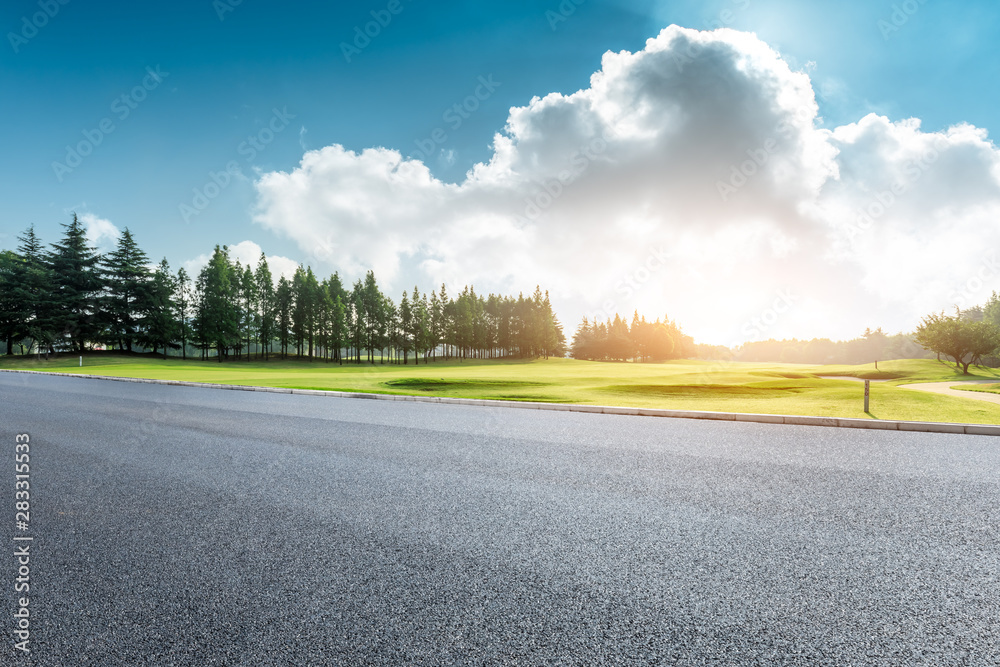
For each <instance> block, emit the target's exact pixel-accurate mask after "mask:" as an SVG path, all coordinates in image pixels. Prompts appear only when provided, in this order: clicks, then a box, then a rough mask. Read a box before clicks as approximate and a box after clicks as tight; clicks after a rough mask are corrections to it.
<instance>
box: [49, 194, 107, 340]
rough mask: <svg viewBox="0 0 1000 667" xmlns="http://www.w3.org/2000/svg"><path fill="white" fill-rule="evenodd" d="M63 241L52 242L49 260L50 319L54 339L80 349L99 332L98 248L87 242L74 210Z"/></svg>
mask: <svg viewBox="0 0 1000 667" xmlns="http://www.w3.org/2000/svg"><path fill="white" fill-rule="evenodd" d="M63 228H64V229H65V230H66V233H65V235H64V236H63V240H62V243H54V244H53V245H52V251H51V252H50V253H49V255H48V258H47V260H48V264H49V266H50V267H51V269H52V274H53V277H54V280H53V282H54V287H55V293H54V295H53V297H54V298H53V313H52V323H53V324H54V331H55V333H56V340H57V341H65V342H67V343H69V345H70V349H72V350H74V351H79V352H83V351H84V350H85V349H86V347H87V344H88V343H90V342H93V341H95V340H97V338H98V337H99V336H100V333H101V326H100V322H99V320H98V297H99V295H100V293H101V291H102V289H103V287H104V281H103V280H102V279H101V275H100V272H99V270H98V261H99V257H98V255H97V251H96V250H94V248H92V247H90V244H89V243H88V242H87V233H86V230H85V229H84V228H83V225H82V224H80V221H79V219H78V218H77V216H76V214H75V213H74V214H73V222H71V223H70V224H68V225H63Z"/></svg>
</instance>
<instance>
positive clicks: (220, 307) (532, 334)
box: [0, 215, 565, 364]
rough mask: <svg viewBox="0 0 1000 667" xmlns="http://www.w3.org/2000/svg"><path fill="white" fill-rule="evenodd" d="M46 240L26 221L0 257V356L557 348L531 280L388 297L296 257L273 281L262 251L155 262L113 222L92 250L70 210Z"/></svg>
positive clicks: (409, 353) (355, 357) (554, 329)
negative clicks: (58, 235) (482, 290)
mask: <svg viewBox="0 0 1000 667" xmlns="http://www.w3.org/2000/svg"><path fill="white" fill-rule="evenodd" d="M63 228H64V230H65V233H64V235H63V238H62V239H61V240H60V242H59V243H55V244H52V245H51V246H50V247H49V248H46V247H45V246H44V245H43V244H42V242H41V240H40V239H39V237H38V236H37V234H36V233H35V230H34V227H30V228H29V229H28V230H27V231H26V232H25V233H24V234H23V235H21V236H19V237H18V241H19V242H20V245H19V246H18V248H17V250H16V251H9V250H5V251H2V252H0V341H2V342H4V343H5V345H6V353H7V354H13V353H14V349H15V347H19V348H20V350H21V352H22V353H23V354H29V353H49V352H57V351H64V350H66V351H73V352H82V351H86V350H89V349H93V348H95V347H104V348H106V349H109V350H122V351H128V352H133V351H138V350H140V349H141V350H151V351H152V352H154V353H162V354H163V355H164V356H166V355H167V354H168V353H169V352H170V351H177V350H179V351H180V353H179V354H180V356H182V357H184V358H187V356H188V350H189V349H193V350H195V351H196V352H197V353H198V354H200V356H201V358H202V359H207V358H209V357H211V356H215V357H216V358H217V359H218V361H220V362H222V361H225V360H236V359H246V360H250V359H251V358H254V357H256V358H262V359H265V360H266V359H268V358H270V357H271V356H274V355H280V356H281V357H282V358H286V357H288V356H289V355H291V354H294V355H298V356H301V357H309V358H320V359H325V360H327V361H330V362H337V363H341V364H343V363H344V362H345V361H347V362H352V361H353V362H354V363H362V362H368V363H374V362H376V361H378V362H382V363H385V362H387V361H388V362H395V363H403V364H406V363H409V360H410V359H411V358H412V359H413V360H414V362H415V363H417V362H418V361H419V360H423V361H425V362H426V361H431V360H434V359H438V358H445V359H450V358H459V359H499V358H534V357H549V356H563V355H564V354H565V338H564V336H563V332H562V327H561V325H560V324H559V321H558V319H557V318H556V316H555V314H554V312H553V310H552V305H551V303H550V301H549V296H548V292H544V293H543V292H542V290H541V289H540V288H538V287H536V288H535V292H534V294H532V295H531V296H530V297H525V296H523V295H518V296H517V297H516V298H514V297H511V296H503V295H495V294H489V295H487V296H483V295H481V294H477V293H476V292H475V290H474V288H472V287H465V288H464V289H463V290H462V291H461V292H460V293H459V294H457V295H456V296H455V297H451V296H449V295H448V293H447V291H446V288H445V286H444V285H442V286H441V288H440V291H438V292H435V291H431V292H423V293H421V292H420V291H419V290H418V288H417V287H414V288H413V290H412V291H410V292H403V295H402V298H401V299H400V301H399V302H398V303H396V302H394V301H393V300H392V299H391V298H389V297H388V296H386V295H385V294H384V293H383V292H382V290H381V289H380V288H379V285H378V282H377V281H376V278H375V274H374V272H372V271H369V272H368V273H367V274H366V276H365V278H364V279H363V280H357V281H355V282H354V283H353V284H352V285H347V284H345V283H344V281H343V280H342V278H341V277H340V275H339V274H338V273H334V274H333V275H331V276H329V277H327V278H323V279H320V278H319V277H318V276H317V275H316V274H315V273H314V272H313V270H312V268H311V267H303V266H302V265H300V266H299V267H298V269H297V270H296V271H295V274H294V275H293V276H292V278H291V279H289V278H286V277H285V276H280V277H279V278H278V280H277V281H275V280H274V276H273V274H272V273H271V271H270V268H269V267H268V263H267V258H266V256H264V255H263V254H261V257H260V259H259V261H258V262H257V264H256V266H251V265H249V264H247V265H241V263H240V262H239V261H238V260H235V261H234V260H233V258H232V257H230V255H229V250H228V248H227V247H226V246H221V247H220V246H216V247H215V249H214V252H213V253H212V256H211V258H210V259H209V261H208V263H207V264H206V265H205V267H204V268H203V269H202V270H201V272H200V273H199V274H198V275H197V276H189V275H188V274H187V272H186V271H185V270H184V269H183V268H180V269H178V271H177V272H176V274H175V273H172V272H171V270H170V266H169V264H168V263H167V260H166V259H164V260H162V261H161V262H160V263H159V264H158V265H151V264H150V260H149V257H148V255H147V254H146V253H145V252H144V251H143V250H142V249H141V248H140V247H139V245H138V243H137V242H136V240H135V238H134V236H133V235H132V233H131V232H130V231H129V230H128V229H125V230H124V231H123V232H122V233H121V235H120V236H119V238H118V242H117V245H116V247H115V249H114V250H113V251H111V252H108V253H106V254H103V255H102V254H99V253H98V252H97V251H96V250H95V249H94V248H93V247H91V246H90V244H89V242H88V241H87V237H86V230H85V229H84V227H83V225H82V224H81V223H80V222H79V220H78V219H77V216H76V215H74V216H73V220H72V222H71V223H69V224H64V225H63Z"/></svg>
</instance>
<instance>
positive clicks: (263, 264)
mask: <svg viewBox="0 0 1000 667" xmlns="http://www.w3.org/2000/svg"><path fill="white" fill-rule="evenodd" d="M254 283H255V284H256V289H257V309H258V314H259V319H258V322H259V326H258V328H257V334H258V336H259V342H260V350H261V354H262V355H263V357H264V361H267V355H268V352H270V350H271V341H272V339H273V338H274V329H275V326H274V325H275V321H274V312H275V299H274V279H273V277H272V276H271V270H270V269H269V268H268V266H267V258H266V257H264V253H261V254H260V260H258V262H257V271H256V272H255V273H254Z"/></svg>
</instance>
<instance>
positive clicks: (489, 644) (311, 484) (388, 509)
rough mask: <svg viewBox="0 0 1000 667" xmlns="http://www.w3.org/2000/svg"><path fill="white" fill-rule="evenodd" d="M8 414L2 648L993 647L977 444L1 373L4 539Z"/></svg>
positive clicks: (999, 501)
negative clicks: (20, 485)
mask: <svg viewBox="0 0 1000 667" xmlns="http://www.w3.org/2000/svg"><path fill="white" fill-rule="evenodd" d="M16 433H29V434H30V436H31V470H30V476H31V477H30V482H31V524H30V535H32V536H34V537H35V540H34V541H33V542H32V546H31V566H30V567H31V573H30V585H31V590H30V595H31V598H30V609H31V644H30V646H31V648H32V651H31V654H30V658H29V659H25V658H24V657H23V656H22V655H21V654H20V653H19V652H18V651H16V650H15V649H13V648H12V646H13V643H14V639H13V628H14V620H13V617H12V614H13V613H14V611H15V609H16V603H15V595H14V593H13V592H12V589H13V580H14V578H15V576H16V570H17V565H16V562H15V559H14V558H13V557H12V556H10V555H8V556H6V557H3V558H0V563H2V565H0V576H3V577H4V578H5V579H6V580H7V581H0V587H2V590H4V591H5V593H4V600H5V605H6V609H7V610H9V611H6V612H5V613H3V615H2V618H3V619H6V620H4V621H2V622H0V626H2V625H6V626H7V627H0V633H2V636H3V637H4V642H5V645H4V649H3V656H2V657H0V664H3V665H18V664H34V665H58V666H76V665H102V666H104V665H369V664H371V665H403V664H427V665H452V664H454V665H458V664H470V665H476V664H498V665H499V664H509V665H596V664H683V665H710V664H711V665H715V664H719V665H907V666H910V665H997V664H1000V534H998V533H1000V439H997V438H988V437H975V436H959V435H937V434H926V433H904V432H883V431H864V430H855V429H846V430H839V429H832V428H816V427H804V426H802V427H800V426H774V425H766V424H749V423H726V422H693V421H684V420H674V419H657V418H641V417H620V416H613V415H591V414H579V413H567V412H536V411H527V410H503V409H497V408H478V407H466V406H452V405H437V404H426V403H406V402H387V401H370V400H360V399H338V398H324V397H309V396H291V395H281V394H265V393H246V392H233V391H222V390H209V389H197V388H184V387H165V386H157V385H143V384H126V383H118V382H103V381H98V380H81V379H72V378H56V377H44V376H30V375H12V374H5V373H0V438H2V442H3V443H4V444H3V447H2V450H0V451H2V452H3V457H4V458H5V459H7V463H4V464H2V469H3V473H2V475H0V483H2V489H0V502H2V506H3V507H5V508H9V509H6V510H4V511H2V512H0V517H3V518H2V519H0V538H2V540H3V543H4V544H5V545H6V546H4V547H3V550H2V551H3V553H7V554H10V553H11V552H12V547H11V545H12V544H15V543H14V542H13V541H12V540H13V536H14V534H15V533H16V532H17V531H16V530H15V526H14V521H13V519H14V516H13V514H14V512H13V504H14V497H13V496H14V489H13V486H14V461H13V458H14V436H15V434H16ZM3 561H5V562H3Z"/></svg>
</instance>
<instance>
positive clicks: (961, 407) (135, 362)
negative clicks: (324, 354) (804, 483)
mask: <svg viewBox="0 0 1000 667" xmlns="http://www.w3.org/2000/svg"><path fill="white" fill-rule="evenodd" d="M0 368H16V369H27V370H41V371H53V372H64V373H86V374H94V375H111V376H117V377H136V378H157V379H166V380H183V381H188V382H205V383H214V384H236V385H250V386H268V387H288V388H296V389H328V390H340V391H361V392H372V393H386V394H411V395H432V396H454V397H464V398H488V399H504V400H517V401H544V402H559V403H578V404H591V405H615V406H633V407H652V408H668V409H683V410H709V411H722V412H748V413H764V414H795V415H817V416H836V417H858V418H866V417H867V418H875V419H903V420H914V421H950V422H965V423H975V424H1000V405H996V404H991V403H987V402H984V401H979V400H976V399H974V398H971V397H970V398H968V399H965V398H956V397H951V396H941V395H936V394H929V393H926V392H920V391H915V390H912V389H900V388H898V386H897V385H900V384H907V383H914V382H942V381H955V382H962V381H965V380H970V379H996V380H997V381H998V383H1000V372H997V371H996V370H993V369H983V368H977V369H974V374H973V375H971V376H963V375H962V374H961V372H957V371H956V370H955V366H954V365H953V364H946V363H944V362H938V361H934V360H914V359H910V360H898V361H886V362H880V363H879V370H877V371H876V370H875V369H874V367H873V366H872V365H867V366H857V367H851V366H806V365H797V364H757V363H733V362H708V361H692V360H686V361H674V362H666V363H654V364H636V363H604V362H590V361H577V360H573V359H548V360H535V361H521V362H518V361H504V362H483V361H464V362H457V361H450V362H444V361H437V362H431V363H429V364H420V365H419V366H414V365H413V364H412V363H411V364H410V365H408V366H400V365H392V364H385V365H381V364H375V365H367V364H365V365H361V366H356V365H354V364H345V365H343V366H338V365H336V364H328V363H325V362H322V361H307V360H298V359H294V360H292V359H290V360H286V361H281V360H277V359H272V360H271V361H268V362H263V361H252V362H246V361H230V362H227V363H224V364H219V363H218V362H214V361H212V362H201V361H191V360H189V361H182V360H180V359H173V358H171V359H168V360H163V359H159V358H154V357H152V356H149V355H144V356H119V355H115V354H107V353H92V354H88V355H85V356H84V365H83V368H80V367H78V357H77V356H62V357H60V358H57V359H53V360H50V361H47V362H46V361H44V360H43V361H37V360H35V359H34V358H28V359H25V358H18V357H14V358H10V357H4V358H0ZM824 375H840V376H858V377H866V378H869V379H873V380H886V381H885V382H879V383H874V382H873V383H872V385H871V410H870V413H869V414H865V412H864V405H863V395H864V385H863V384H861V383H860V382H856V381H852V380H840V379H824V378H822V377H820V376H824Z"/></svg>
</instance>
